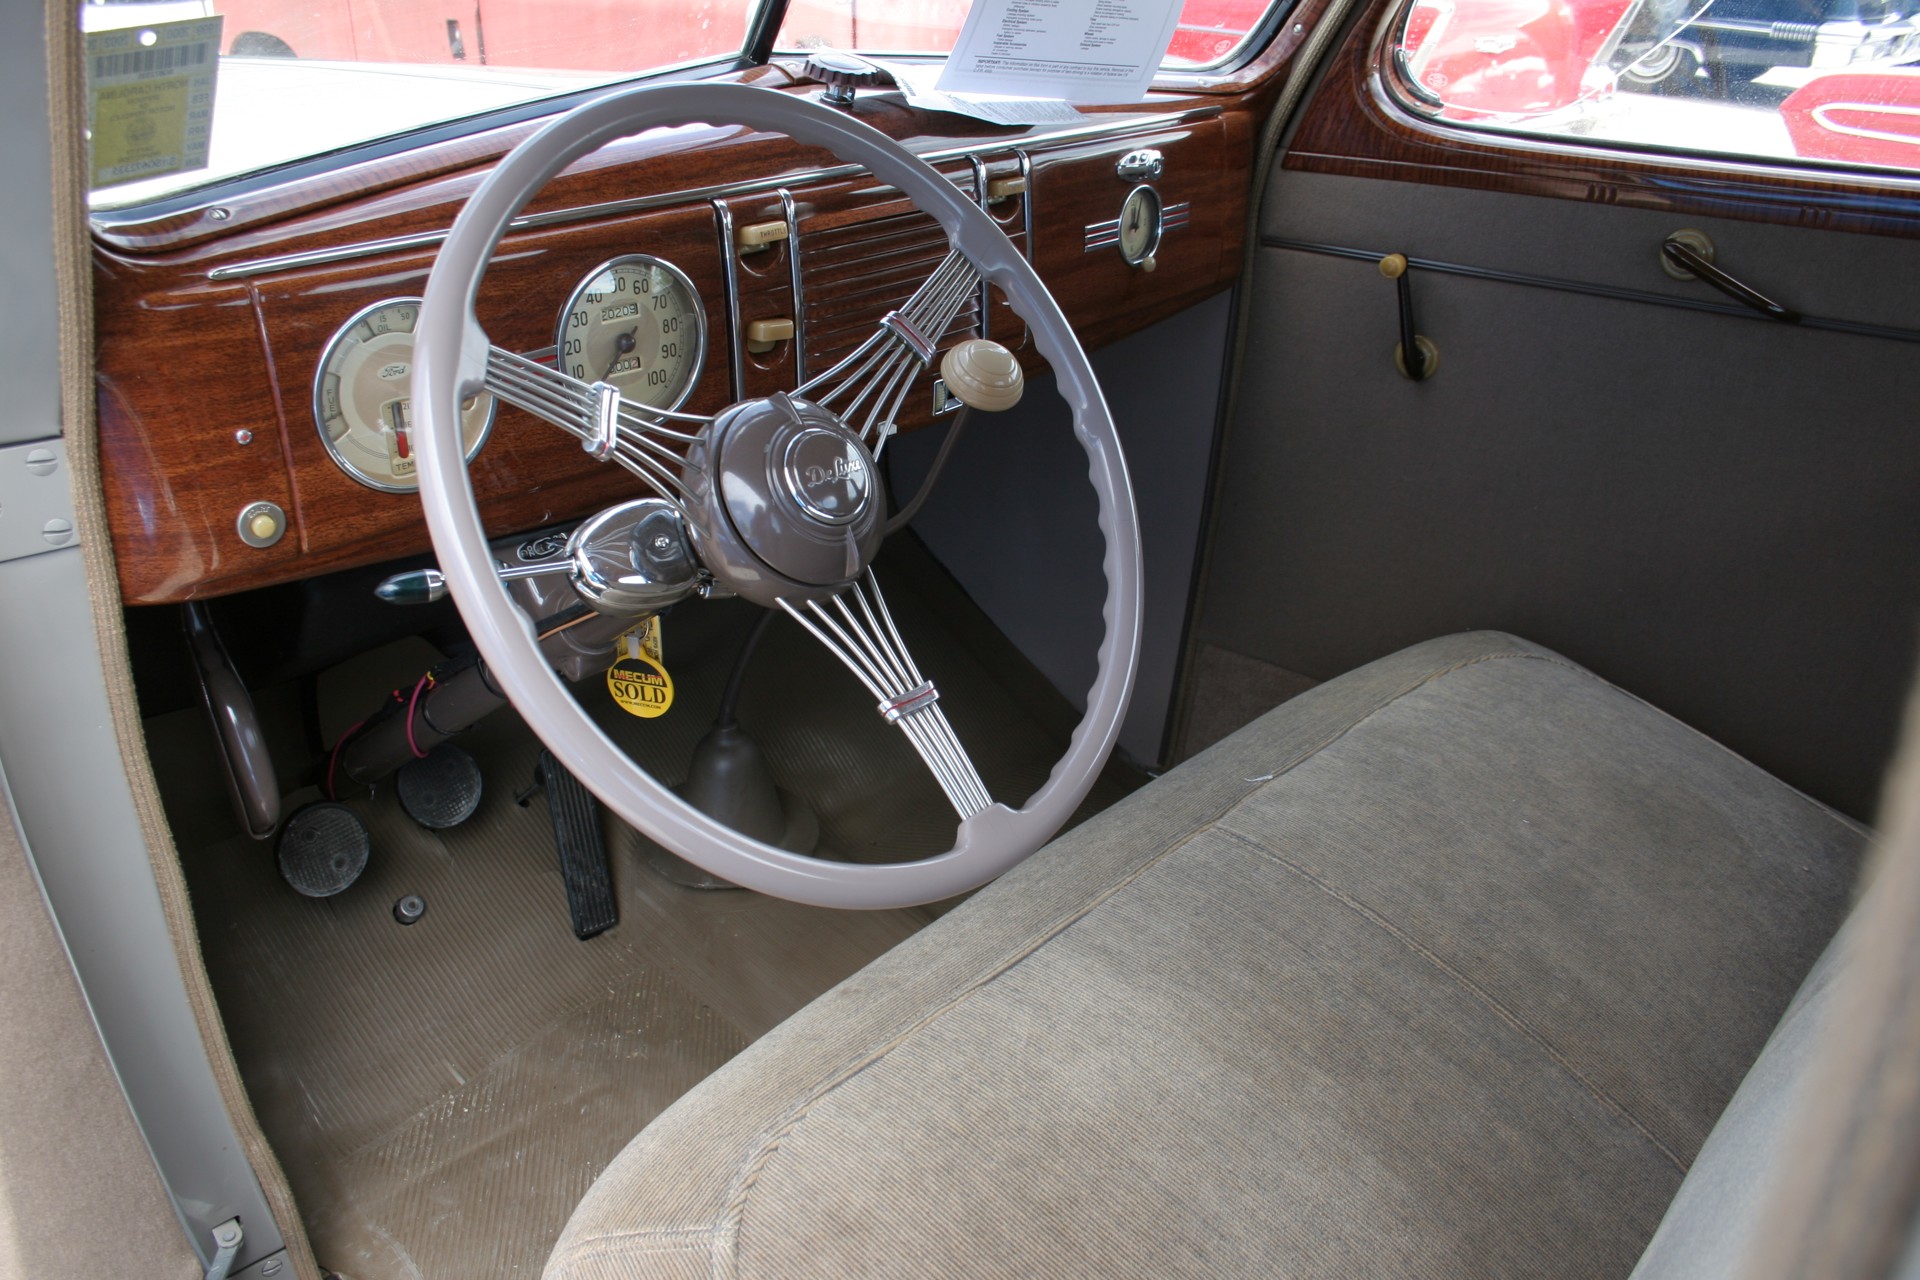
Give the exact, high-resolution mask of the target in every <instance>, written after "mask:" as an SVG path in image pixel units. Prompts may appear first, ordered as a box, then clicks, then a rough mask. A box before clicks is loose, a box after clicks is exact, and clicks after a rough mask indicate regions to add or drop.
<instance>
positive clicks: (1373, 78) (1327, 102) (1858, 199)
mask: <svg viewBox="0 0 1920 1280" xmlns="http://www.w3.org/2000/svg"><path fill="white" fill-rule="evenodd" d="M1399 3H1400V0H1375V4H1374V5H1373V9H1372V12H1371V13H1370V14H1368V15H1367V16H1366V17H1365V18H1364V19H1363V20H1362V21H1361V22H1359V23H1356V24H1355V26H1354V28H1353V30H1352V31H1351V32H1350V33H1349V35H1348V37H1347V39H1346V41H1345V42H1344V43H1343V44H1342V46H1341V47H1340V48H1339V49H1338V50H1337V51H1336V52H1335V53H1334V55H1333V58H1332V60H1331V62H1330V64H1329V67H1328V70H1327V73H1326V76H1325V78H1324V80H1323V81H1322V83H1321V85H1320V87H1319V89H1318V90H1317V91H1316V92H1315V94H1314V96H1313V98H1312V100H1311V101H1310V102H1309V103H1308V105H1307V108H1306V111H1305V114H1304V116H1303V117H1302V119H1301V122H1300V125H1299V128H1298V130H1297V132H1296V133H1295V135H1294V138H1293V142H1292V144H1291V145H1290V146H1289V148H1288V150H1287V154H1286V156H1285V157H1284V159H1283V161H1282V163H1283V164H1284V166H1285V167H1286V168H1288V169H1296V170H1301V171H1304V172H1309V173H1334V174H1344V175H1347V176H1351V177H1364V178H1386V179H1392V180H1395V181H1400V182H1420V183H1427V184H1430V185H1434V186H1450V187H1468V188H1473V189H1476V190H1482V191H1502V192H1511V193H1514V194H1519V195H1535V196H1547V197H1551V198H1555V199H1563V200H1580V201H1584V202H1587V203H1591V204H1609V205H1619V206H1621V207H1624V208H1633V209H1653V210H1659V211H1662V212H1666V213H1672V214H1676V215H1695V216H1710V217H1719V218H1733V219H1738V220H1741V221H1747V222H1765V223H1775V224H1779V225H1784V226H1795V227H1807V228H1813V229H1819V230H1828V231H1854V232H1866V233H1869V234H1874V235H1887V236H1900V237H1909V238H1910V237H1916V236H1920V181H1916V180H1910V179H1902V178H1899V177H1897V176H1894V175H1891V174H1888V175H1875V174H1871V173H1856V172H1843V171H1840V170H1836V169H1821V168H1816V167H1812V166H1808V167H1804V168H1802V167H1799V166H1795V165H1791V164H1784V163H1778V162H1773V161H1768V160H1752V161H1744V160H1704V159H1701V158H1698V157H1689V156H1678V155H1676V156H1672V157H1668V156H1664V155H1660V154H1657V153H1654V152H1650V151H1644V150H1639V151H1636V150H1627V149H1616V148H1613V147H1607V146H1599V145H1593V146H1587V145H1580V144H1575V143H1571V142H1569V143H1565V144H1560V143H1554V142H1551V141H1545V140H1541V139H1539V138H1537V137H1535V136H1532V135H1529V136H1527V137H1524V138H1523V137H1519V136H1516V135H1511V134H1509V135H1495V134H1490V133H1488V132H1486V131H1481V130H1469V129H1462V128H1458V127H1453V126H1448V125H1443V124H1439V123H1435V122H1431V121H1426V120H1421V119H1418V118H1416V117H1414V116H1413V115H1411V114H1410V113H1408V112H1406V111H1405V110H1403V109H1401V108H1400V107H1399V105H1398V104H1397V103H1395V102H1393V101H1392V99H1391V98H1390V96H1389V94H1388V92H1387V90H1386V87H1385V85H1384V84H1383V83H1382V81H1381V76H1382V74H1383V70H1382V66H1381V59H1382V50H1383V48H1384V44H1385V29H1386V22H1385V19H1386V18H1387V16H1388V15H1389V14H1390V13H1391V12H1392V11H1393V10H1395V9H1396V8H1397V7H1398V5H1399Z"/></svg>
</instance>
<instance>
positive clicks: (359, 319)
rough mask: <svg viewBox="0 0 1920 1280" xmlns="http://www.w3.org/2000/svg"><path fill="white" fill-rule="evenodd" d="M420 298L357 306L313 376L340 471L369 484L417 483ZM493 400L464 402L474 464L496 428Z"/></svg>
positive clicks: (464, 434)
mask: <svg viewBox="0 0 1920 1280" xmlns="http://www.w3.org/2000/svg"><path fill="white" fill-rule="evenodd" d="M419 318H420V299H418V298H389V299H387V300H386V301H384V302H376V303H374V304H373V305H372V306H370V307H366V308H364V309H363V310H360V311H357V312H355V313H354V315H353V316H352V317H351V318H350V319H349V320H348V321H347V322H346V323H345V324H343V325H341V326H340V329H339V331H338V332H337V333H335V334H334V335H333V337H332V338H331V339H329V340H328V342H327V349H326V353H325V354H324V355H322V356H321V357H320V371H319V372H318V373H317V374H315V375H314V380H313V418H314V421H315V422H316V423H318V424H319V427H320V440H321V442H322V443H323V444H325V445H326V446H327V452H328V453H329V454H331V455H333V460H334V462H336V463H337V464H339V467H340V469H341V470H342V471H344V472H346V473H347V474H348V475H350V476H352V477H353V478H354V479H355V480H358V481H359V482H360V483H361V484H364V485H366V486H367V487H368V488H370V489H380V490H382V491H384V492H387V493H412V492H413V491H414V490H415V489H417V488H419V485H420V479H419V477H418V476H417V475H416V474H415V470H416V461H415V457H414V445H413V402H412V400H411V398H410V397H411V393H412V392H411V388H412V383H413V327H414V324H415V323H416V322H417V321H418V320H419ZM493 411H494V400H493V397H492V396H490V395H479V396H475V397H473V398H472V399H470V400H468V401H467V402H466V403H465V404H463V405H461V406H460V439H461V443H462V444H464V445H465V447H466V456H467V461H468V462H472V461H473V459H474V455H476V454H478V453H479V452H480V446H481V445H483V444H485V443H486V439H487V432H489V431H490V430H492V429H493Z"/></svg>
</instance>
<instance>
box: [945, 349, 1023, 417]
mask: <svg viewBox="0 0 1920 1280" xmlns="http://www.w3.org/2000/svg"><path fill="white" fill-rule="evenodd" d="M940 376H941V377H942V378H945V379H946V381H947V390H948V391H950V392H952V393H953V395H954V397H955V398H956V399H958V400H959V401H960V402H961V403H962V404H964V405H967V406H968V407H970V408H974V409H981V410H985V411H986V412H988V413H993V412H996V411H998V410H1001V409H1011V408H1013V406H1015V405H1016V404H1019V403H1020V395H1021V393H1022V392H1024V391H1025V390H1026V389H1027V375H1026V374H1025V373H1024V372H1023V371H1022V370H1021V368H1020V362H1019V361H1018V360H1016V359H1014V355H1013V352H1011V351H1009V350H1007V349H1006V348H1005V347H1003V346H1001V345H1000V344H999V343H997V342H994V341H992V340H991V339H988V338H969V339H968V340H967V341H965V342H961V343H956V344H955V345H954V347H953V348H952V350H950V351H948V352H947V354H946V356H945V357H944V358H942V359H941V361H940Z"/></svg>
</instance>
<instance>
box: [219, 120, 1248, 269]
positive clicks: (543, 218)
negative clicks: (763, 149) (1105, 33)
mask: <svg viewBox="0 0 1920 1280" xmlns="http://www.w3.org/2000/svg"><path fill="white" fill-rule="evenodd" d="M1225 110H1226V108H1224V107H1221V106H1216V105H1208V106H1202V107H1194V108H1191V109H1189V110H1186V111H1175V112H1169V113H1166V114H1164V115H1155V116H1127V117H1125V118H1123V119H1121V120H1118V121H1115V122H1114V123H1111V124H1107V123H1101V124H1093V125H1075V126H1073V127H1071V128H1064V129H1054V130H1050V131H1047V132H1044V133H1035V134H1029V135H1028V136H1026V137H1024V138H1017V139H1009V140H1008V141H1009V142H1017V143H1019V145H1020V146H1021V147H1024V148H1033V147H1041V148H1047V147H1059V146H1066V145H1069V144H1072V143H1078V142H1088V141H1094V140H1099V139H1105V138H1117V137H1126V136H1128V135H1130V134H1135V133H1156V132H1159V131H1160V130H1162V129H1169V128H1178V127H1179V126H1181V125H1185V124H1194V123H1198V122H1199V121H1202V120H1211V119H1214V118H1215V117H1217V116H1219V115H1221V114H1223V113H1224V111H1225ZM979 146H980V144H979V141H978V140H977V139H976V140H974V141H972V142H969V143H966V144H964V145H957V146H946V147H937V148H933V149H930V150H927V151H923V152H920V153H919V156H920V158H921V159H922V160H924V161H926V162H927V163H929V164H940V163H944V162H947V161H952V160H965V159H967V158H968V157H969V156H971V155H972V154H973V153H974V152H975V151H977V150H978V149H979ZM1023 154H1024V153H1023ZM864 172H865V170H864V169H863V168H861V166H859V165H856V164H842V165H833V166H830V167H828V168H822V169H801V170H796V171H792V172H788V173H783V174H777V175H774V176H772V177H766V178H749V179H744V180H742V181H739V182H729V183H719V184H716V185H713V186H707V187H689V188H685V189H683V190H679V191H663V192H660V193H658V194H656V195H648V196H633V197H631V198H629V199H625V200H608V201H603V202H601V203H598V204H584V205H573V206H570V207H568V208H565V209H551V210H548V211H547V212H545V213H530V214H522V215H521V216H519V217H517V218H515V219H514V220H513V221H512V222H511V223H509V224H508V227H507V229H508V230H509V231H526V230H531V229H534V228H538V227H553V226H561V225H564V224H567V223H572V222H584V221H588V220H590V219H594V218H607V217H616V216H618V215H621V214H627V213H640V212H645V211H647V210H651V209H664V208H670V207H673V206H677V205H689V204H698V203H699V202H701V201H703V200H709V201H711V200H723V199H726V198H728V197H731V196H745V195H755V194H758V193H761V192H765V191H777V190H780V189H781V188H783V187H787V188H791V187H798V186H805V185H808V184H812V183H819V182H833V181H837V180H839V179H842V178H852V177H857V176H859V175H860V174H862V173H864ZM1030 204H1031V202H1029V205H1030ZM446 238H447V232H445V231H422V232H418V233H416V234H414V235H409V236H392V237H389V238H387V239H383V240H361V241H357V242H355V243H353V244H343V245H335V246H334V247H332V248H330V249H310V250H307V251H306V252H304V253H285V254H278V255H275V256H273V257H269V258H255V259H252V260H250V261H247V262H235V263H229V264H228V265H226V266H220V267H214V268H212V269H211V270H209V271H208V272H207V279H209V280H244V279H248V278H250V277H253V276H260V275H267V274H269V273H271V272H275V271H292V270H296V269H298V268H301V267H317V266H325V265H327V264H329V263H335V262H350V261H353V260H354V259H356V258H370V257H374V256H377V255H379V254H385V253H402V252H406V251H407V250H411V249H428V248H432V247H434V246H436V245H438V244H440V243H441V242H442V241H444V240H445V239H446ZM1029 258H1031V244H1029Z"/></svg>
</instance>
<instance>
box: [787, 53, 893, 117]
mask: <svg viewBox="0 0 1920 1280" xmlns="http://www.w3.org/2000/svg"><path fill="white" fill-rule="evenodd" d="M806 74H807V78H808V79H809V80H817V81H819V82H820V83H821V84H823V85H825V86H827V91H826V92H825V93H823V94H821V95H820V100H821V101H822V102H824V103H826V104H827V105H828V106H830V107H850V106H852V105H853V95H854V90H856V89H864V88H867V87H868V86H869V85H876V84H880V83H881V82H882V81H883V80H885V79H886V78H887V77H886V73H885V72H884V71H882V70H881V69H880V68H879V67H877V66H875V65H874V64H873V63H871V62H868V61H867V60H866V59H865V58H862V57H859V56H857V55H855V54H851V53H847V52H845V51H844V50H840V49H815V50H814V51H813V52H812V53H810V54H808V55H807V66H806Z"/></svg>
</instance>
